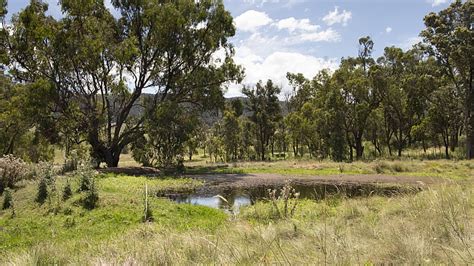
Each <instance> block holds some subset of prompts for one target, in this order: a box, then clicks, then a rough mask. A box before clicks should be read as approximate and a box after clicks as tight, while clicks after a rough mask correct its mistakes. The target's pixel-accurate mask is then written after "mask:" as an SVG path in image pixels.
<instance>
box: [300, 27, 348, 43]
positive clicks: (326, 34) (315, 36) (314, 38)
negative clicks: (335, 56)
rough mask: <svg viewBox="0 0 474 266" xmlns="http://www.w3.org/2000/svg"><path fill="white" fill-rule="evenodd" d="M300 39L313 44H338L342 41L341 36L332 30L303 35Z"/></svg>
mask: <svg viewBox="0 0 474 266" xmlns="http://www.w3.org/2000/svg"><path fill="white" fill-rule="evenodd" d="M299 37H300V38H301V40H303V41H311V42H338V41H340V40H341V35H339V33H338V32H336V31H334V30H333V29H331V28H329V29H327V30H324V31H319V32H311V33H303V34H301V35H300V36H299Z"/></svg>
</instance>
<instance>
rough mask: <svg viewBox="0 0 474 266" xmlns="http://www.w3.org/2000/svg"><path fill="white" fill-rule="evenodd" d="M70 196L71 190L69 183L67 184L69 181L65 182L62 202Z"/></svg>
mask: <svg viewBox="0 0 474 266" xmlns="http://www.w3.org/2000/svg"><path fill="white" fill-rule="evenodd" d="M71 196H72V188H71V183H69V180H68V181H67V182H66V185H65V186H64V189H63V195H62V197H63V200H64V201H66V200H68V199H69V198H71Z"/></svg>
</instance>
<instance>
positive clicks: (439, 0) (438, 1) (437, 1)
mask: <svg viewBox="0 0 474 266" xmlns="http://www.w3.org/2000/svg"><path fill="white" fill-rule="evenodd" d="M449 2H451V1H450V0H428V3H430V4H431V6H439V5H442V4H446V3H449Z"/></svg>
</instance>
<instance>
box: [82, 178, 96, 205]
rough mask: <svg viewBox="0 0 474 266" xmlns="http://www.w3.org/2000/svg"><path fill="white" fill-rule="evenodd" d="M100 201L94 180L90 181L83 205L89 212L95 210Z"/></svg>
mask: <svg viewBox="0 0 474 266" xmlns="http://www.w3.org/2000/svg"><path fill="white" fill-rule="evenodd" d="M98 201H99V192H98V191H97V188H96V186H95V181H94V179H90V183H89V189H88V190H87V191H86V193H85V196H84V198H83V199H82V205H83V207H84V208H86V209H88V210H92V209H95V208H96V207H97V202H98Z"/></svg>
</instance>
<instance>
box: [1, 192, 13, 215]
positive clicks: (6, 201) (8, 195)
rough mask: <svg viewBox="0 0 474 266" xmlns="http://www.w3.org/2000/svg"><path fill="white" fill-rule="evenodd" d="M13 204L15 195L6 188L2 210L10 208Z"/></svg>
mask: <svg viewBox="0 0 474 266" xmlns="http://www.w3.org/2000/svg"><path fill="white" fill-rule="evenodd" d="M12 206H13V197H12V193H11V192H10V190H9V189H6V190H5V196H4V198H3V204H2V210H6V209H9V208H10V207H12Z"/></svg>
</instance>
